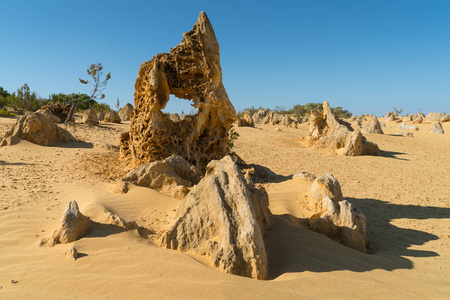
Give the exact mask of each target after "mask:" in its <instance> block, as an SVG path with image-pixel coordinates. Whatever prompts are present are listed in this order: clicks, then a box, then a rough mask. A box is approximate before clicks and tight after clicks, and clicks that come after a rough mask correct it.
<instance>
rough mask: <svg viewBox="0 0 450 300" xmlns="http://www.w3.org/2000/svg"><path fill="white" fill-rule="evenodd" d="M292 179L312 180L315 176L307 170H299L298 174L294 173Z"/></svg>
mask: <svg viewBox="0 0 450 300" xmlns="http://www.w3.org/2000/svg"><path fill="white" fill-rule="evenodd" d="M292 179H301V180H306V181H314V179H316V176H314V175H312V174H310V173H308V172H301V173H298V174H295V175H294V176H292Z"/></svg>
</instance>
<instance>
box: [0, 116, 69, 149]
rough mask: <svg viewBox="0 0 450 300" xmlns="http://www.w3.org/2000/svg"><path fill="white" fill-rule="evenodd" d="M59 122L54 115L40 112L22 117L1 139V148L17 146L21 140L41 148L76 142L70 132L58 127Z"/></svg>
mask: <svg viewBox="0 0 450 300" xmlns="http://www.w3.org/2000/svg"><path fill="white" fill-rule="evenodd" d="M58 121H59V120H58V118H57V117H55V116H53V115H47V114H41V113H38V112H34V113H31V114H29V115H25V116H22V117H20V118H19V120H17V122H16V124H14V125H13V126H12V127H11V128H10V129H9V130H8V131H7V132H6V133H5V134H4V136H3V137H2V138H1V140H0V147H1V146H6V145H15V144H17V143H19V141H20V139H24V140H27V141H30V142H32V143H35V144H38V145H41V146H51V145H54V144H57V143H65V142H73V141H75V138H74V137H73V136H72V135H71V134H70V132H68V131H67V130H65V129H63V128H61V127H58V125H56V122H58Z"/></svg>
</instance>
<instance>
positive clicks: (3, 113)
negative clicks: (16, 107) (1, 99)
mask: <svg viewBox="0 0 450 300" xmlns="http://www.w3.org/2000/svg"><path fill="white" fill-rule="evenodd" d="M0 116H1V117H6V118H14V117H15V116H16V115H15V114H14V113H12V112H9V111H7V110H6V108H2V109H0Z"/></svg>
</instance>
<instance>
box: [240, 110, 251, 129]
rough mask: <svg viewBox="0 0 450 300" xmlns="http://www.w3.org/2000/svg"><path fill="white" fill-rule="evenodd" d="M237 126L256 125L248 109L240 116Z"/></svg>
mask: <svg viewBox="0 0 450 300" xmlns="http://www.w3.org/2000/svg"><path fill="white" fill-rule="evenodd" d="M237 126H238V127H255V122H254V121H253V119H252V117H251V115H250V113H249V112H248V111H245V112H244V115H243V116H242V117H238V121H237Z"/></svg>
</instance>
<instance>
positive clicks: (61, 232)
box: [40, 201, 92, 246]
mask: <svg viewBox="0 0 450 300" xmlns="http://www.w3.org/2000/svg"><path fill="white" fill-rule="evenodd" d="M91 227H92V222H91V220H90V219H89V218H88V217H86V216H85V215H83V214H82V213H81V212H80V210H79V209H78V204H77V202H75V201H71V202H69V204H67V206H66V209H65V211H64V214H63V216H62V218H61V224H60V227H59V228H58V229H57V230H56V231H55V232H54V233H53V235H52V236H51V237H50V238H44V239H42V240H41V242H40V245H41V246H43V245H46V246H54V245H56V244H67V243H72V242H74V241H76V240H78V239H80V238H81V237H83V236H84V235H85V234H86V233H87V232H88V231H89V229H91Z"/></svg>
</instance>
